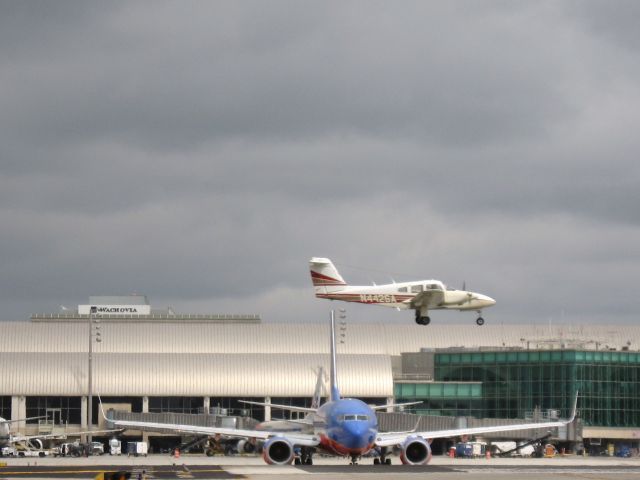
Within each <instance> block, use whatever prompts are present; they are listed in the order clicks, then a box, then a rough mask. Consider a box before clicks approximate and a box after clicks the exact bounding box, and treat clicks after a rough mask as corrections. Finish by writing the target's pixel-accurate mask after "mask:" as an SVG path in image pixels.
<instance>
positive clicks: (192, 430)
mask: <svg viewBox="0 0 640 480" xmlns="http://www.w3.org/2000/svg"><path fill="white" fill-rule="evenodd" d="M107 421H108V422H109V423H112V424H114V425H115V426H117V427H123V428H130V429H136V430H150V431H159V432H173V433H179V434H189V435H207V436H214V435H226V436H229V437H240V438H260V439H263V440H266V439H268V438H271V437H285V438H287V439H289V440H290V441H291V443H293V444H294V445H302V446H305V447H315V446H317V445H318V444H319V443H320V437H318V436H317V435H311V434H305V433H297V432H277V431H261V430H245V429H239V428H223V427H200V426H196V425H180V424H175V423H159V422H141V421H135V420H109V419H107Z"/></svg>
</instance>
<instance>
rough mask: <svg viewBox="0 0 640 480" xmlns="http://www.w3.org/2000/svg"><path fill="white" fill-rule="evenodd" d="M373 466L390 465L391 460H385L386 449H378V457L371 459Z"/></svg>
mask: <svg viewBox="0 0 640 480" xmlns="http://www.w3.org/2000/svg"><path fill="white" fill-rule="evenodd" d="M373 464H374V465H391V459H390V458H387V447H382V448H381V449H380V457H376V458H374V459H373Z"/></svg>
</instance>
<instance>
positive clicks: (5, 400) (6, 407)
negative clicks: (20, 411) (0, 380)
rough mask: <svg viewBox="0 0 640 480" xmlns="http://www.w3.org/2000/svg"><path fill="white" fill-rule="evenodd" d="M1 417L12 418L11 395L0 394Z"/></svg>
mask: <svg viewBox="0 0 640 480" xmlns="http://www.w3.org/2000/svg"><path fill="white" fill-rule="evenodd" d="M0 417H1V418H4V419H5V420H9V419H10V418H11V397H7V396H0Z"/></svg>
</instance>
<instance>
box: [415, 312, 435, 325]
mask: <svg viewBox="0 0 640 480" xmlns="http://www.w3.org/2000/svg"><path fill="white" fill-rule="evenodd" d="M430 322H431V319H430V318H429V317H427V316H426V315H425V316H424V317H423V316H422V315H420V312H419V311H418V310H416V323H417V324H418V325H429V323H430Z"/></svg>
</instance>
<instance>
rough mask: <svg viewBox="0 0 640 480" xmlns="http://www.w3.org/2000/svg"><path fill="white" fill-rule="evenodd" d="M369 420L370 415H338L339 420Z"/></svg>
mask: <svg viewBox="0 0 640 480" xmlns="http://www.w3.org/2000/svg"><path fill="white" fill-rule="evenodd" d="M367 420H369V415H340V416H339V417H338V421H339V422H353V421H360V422H362V421H365V422H366V421H367Z"/></svg>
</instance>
